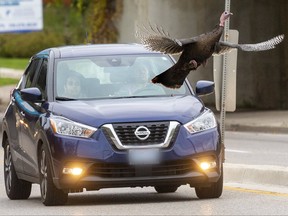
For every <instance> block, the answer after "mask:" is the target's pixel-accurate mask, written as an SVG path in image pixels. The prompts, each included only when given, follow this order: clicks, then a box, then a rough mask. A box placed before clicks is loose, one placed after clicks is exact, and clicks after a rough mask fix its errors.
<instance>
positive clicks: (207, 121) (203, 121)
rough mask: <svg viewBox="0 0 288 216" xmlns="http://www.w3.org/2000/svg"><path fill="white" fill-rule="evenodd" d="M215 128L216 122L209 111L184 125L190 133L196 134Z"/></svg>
mask: <svg viewBox="0 0 288 216" xmlns="http://www.w3.org/2000/svg"><path fill="white" fill-rule="evenodd" d="M216 126H217V121H216V119H215V116H214V114H213V112H212V111H211V110H207V111H205V112H204V113H203V114H201V115H200V116H199V117H197V118H196V119H194V120H192V121H190V122H188V123H186V124H185V125H184V127H185V128H186V129H187V130H188V131H189V132H190V133H196V132H200V131H204V130H208V129H211V128H214V127H216Z"/></svg>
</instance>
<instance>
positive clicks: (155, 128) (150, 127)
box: [102, 121, 180, 150]
mask: <svg viewBox="0 0 288 216" xmlns="http://www.w3.org/2000/svg"><path fill="white" fill-rule="evenodd" d="M179 125H180V124H179V123H178V122H175V121H171V122H170V121H165V122H137V123H117V124H106V125H103V126H102V129H103V132H104V134H105V136H106V138H107V140H108V141H109V142H110V143H111V144H112V146H115V147H116V148H117V149H120V150H123V149H129V148H146V147H147V148H153V147H155V148H165V147H168V146H169V145H171V144H172V143H173V142H174V141H175V139H176V137H177V134H178V130H179ZM143 128H144V129H143ZM142 129H143V130H142ZM141 130H142V131H141ZM137 131H138V132H140V135H138V136H137V134H136V133H137ZM142 132H144V133H149V134H148V135H147V134H146V135H145V134H144V136H143V134H141V133H142Z"/></svg>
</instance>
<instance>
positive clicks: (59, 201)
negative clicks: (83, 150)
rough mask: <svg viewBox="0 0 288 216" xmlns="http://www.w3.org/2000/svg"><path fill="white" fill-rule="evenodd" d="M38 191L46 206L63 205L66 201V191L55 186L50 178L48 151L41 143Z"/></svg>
mask: <svg viewBox="0 0 288 216" xmlns="http://www.w3.org/2000/svg"><path fill="white" fill-rule="evenodd" d="M39 173H40V191H41V200H42V203H43V204H44V205H46V206H54V205H63V204H65V203H66V202H67V199H68V193H65V192H64V191H62V190H60V189H58V188H56V186H55V185H54V183H53V180H52V170H51V163H50V159H49V156H48V151H47V150H46V148H45V146H44V145H42V147H41V150H40V153H39Z"/></svg>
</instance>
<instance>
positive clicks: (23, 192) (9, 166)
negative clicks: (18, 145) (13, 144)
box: [4, 139, 32, 200]
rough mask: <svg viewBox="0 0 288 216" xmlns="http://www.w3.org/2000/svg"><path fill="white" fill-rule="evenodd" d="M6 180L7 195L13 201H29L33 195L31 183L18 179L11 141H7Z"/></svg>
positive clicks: (5, 149)
mask: <svg viewBox="0 0 288 216" xmlns="http://www.w3.org/2000/svg"><path fill="white" fill-rule="evenodd" d="M4 180H5V189H6V194H7V196H8V197H9V199H11V200H16V199H28V198H29V196H30V194H31V186H32V184H31V182H27V181H24V180H21V179H18V177H17V174H16V171H15V168H14V165H13V161H12V155H11V150H10V144H9V141H8V140H7V139H6V141H5V147H4Z"/></svg>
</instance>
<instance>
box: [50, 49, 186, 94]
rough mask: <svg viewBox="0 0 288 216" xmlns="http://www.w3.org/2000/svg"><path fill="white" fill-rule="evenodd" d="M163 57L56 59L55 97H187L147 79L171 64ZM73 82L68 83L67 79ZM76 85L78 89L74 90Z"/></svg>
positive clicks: (160, 55) (171, 62)
mask: <svg viewBox="0 0 288 216" xmlns="http://www.w3.org/2000/svg"><path fill="white" fill-rule="evenodd" d="M173 64H174V63H173V61H172V60H171V58H170V57H169V56H167V55H162V54H143V55H115V56H94V57H87V58H71V59H70V58H69V59H59V60H56V66H55V68H56V71H55V73H56V76H55V77H56V79H55V82H56V85H55V86H56V96H57V97H65V98H67V97H68V98H73V99H95V98H107V97H109V98H111V97H143V96H171V95H183V94H191V92H190V91H189V89H188V88H187V86H186V85H185V84H184V85H183V86H182V87H181V88H180V89H170V88H166V87H164V86H163V85H160V84H153V83H152V82H151V79H152V78H153V77H154V76H156V75H158V74H160V73H162V72H164V71H165V70H167V69H168V68H170V67H171V66H172V65H173ZM70 76H74V78H71V79H74V80H77V87H75V86H71V87H70V86H69V85H68V84H74V85H76V81H72V80H71V79H70V78H69V77H70ZM78 86H80V87H78Z"/></svg>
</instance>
